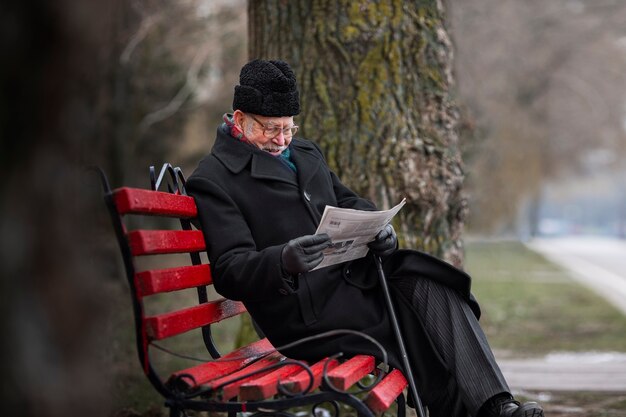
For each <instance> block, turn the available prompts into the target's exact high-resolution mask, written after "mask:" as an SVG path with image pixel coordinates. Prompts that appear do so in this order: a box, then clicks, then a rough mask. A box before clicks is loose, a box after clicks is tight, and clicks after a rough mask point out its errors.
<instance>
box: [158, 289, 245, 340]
mask: <svg viewBox="0 0 626 417" xmlns="http://www.w3.org/2000/svg"><path fill="white" fill-rule="evenodd" d="M244 311H246V308H245V307H244V306H243V304H242V303H240V302H238V301H232V300H228V299H225V298H224V299H221V300H216V301H211V302H208V303H204V304H200V305H198V306H195V307H190V308H185V309H182V310H176V311H173V312H171V313H165V314H159V315H156V316H152V317H146V332H147V333H148V336H149V337H150V338H151V339H152V340H161V339H166V338H168V337H172V336H176V335H178V334H181V333H185V332H187V331H189V330H193V329H197V328H198V327H202V326H206V325H207V324H213V323H217V322H219V321H221V320H224V319H226V318H229V317H233V316H236V315H237V314H241V313H243V312H244Z"/></svg>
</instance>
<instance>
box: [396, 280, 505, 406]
mask: <svg viewBox="0 0 626 417" xmlns="http://www.w3.org/2000/svg"><path fill="white" fill-rule="evenodd" d="M389 285H390V291H391V294H392V297H393V299H394V303H395V307H396V312H397V315H398V320H399V322H400V327H401V331H402V333H403V337H404V341H405V344H406V346H407V351H408V356H409V361H410V363H411V367H412V369H413V374H414V376H415V377H416V380H417V382H416V385H417V388H418V393H419V395H420V399H421V400H422V403H423V404H424V405H425V406H426V407H428V412H429V417H467V416H468V415H471V416H475V415H476V414H477V413H478V410H479V409H480V407H481V406H482V405H483V404H484V403H485V401H486V400H488V399H489V398H491V397H492V396H494V395H496V394H500V393H502V392H510V390H509V387H508V385H507V383H506V381H505V379H504V376H503V375H502V372H501V371H500V368H499V367H498V364H497V363H496V361H495V358H494V356H493V353H492V351H491V348H490V347H489V343H488V342H487V339H486V337H485V334H484V333H483V331H482V329H481V327H480V325H479V324H478V320H477V319H476V316H475V315H474V313H473V312H472V311H471V309H470V307H469V305H468V304H467V302H466V301H465V300H464V299H463V298H462V297H461V296H460V295H459V294H458V293H457V292H456V291H455V290H452V289H450V288H448V287H446V286H444V285H441V284H438V283H436V282H434V281H431V280H428V279H415V277H407V278H400V279H394V280H390V282H389Z"/></svg>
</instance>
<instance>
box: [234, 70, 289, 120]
mask: <svg viewBox="0 0 626 417" xmlns="http://www.w3.org/2000/svg"><path fill="white" fill-rule="evenodd" d="M239 84H240V85H237V86H235V95H234V98H233V110H241V111H242V112H246V113H253V114H258V115H261V116H271V117H283V116H295V115H296V114H299V113H300V95H299V93H298V86H297V85H296V76H295V74H294V73H293V70H292V69H291V67H290V66H289V64H287V63H286V62H284V61H265V60H262V59H255V60H254V61H250V62H248V63H247V64H246V65H244V66H243V68H241V73H240V74H239Z"/></svg>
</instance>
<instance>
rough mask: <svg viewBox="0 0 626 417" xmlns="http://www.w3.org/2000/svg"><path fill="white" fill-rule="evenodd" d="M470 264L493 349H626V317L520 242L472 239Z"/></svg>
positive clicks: (521, 352)
mask: <svg viewBox="0 0 626 417" xmlns="http://www.w3.org/2000/svg"><path fill="white" fill-rule="evenodd" d="M466 269H467V271H468V272H469V273H470V274H471V275H472V277H473V291H474V294H475V295H476V297H477V298H478V300H479V302H480V303H481V307H482V309H483V317H482V318H481V324H482V326H483V329H484V330H485V333H486V334H487V337H488V338H489V341H490V343H491V345H492V347H493V348H494V349H497V350H504V351H508V352H510V353H511V354H512V355H514V356H517V357H521V356H529V355H540V354H545V353H548V352H551V351H555V350H564V351H621V352H626V316H624V315H623V314H621V312H620V311H619V310H617V309H616V308H614V307H613V306H611V305H610V304H608V303H607V302H606V301H604V299H603V298H601V297H600V296H598V295H597V294H596V293H594V292H592V291H591V290H589V289H587V288H586V287H584V286H582V285H581V284H579V283H577V282H576V281H573V280H572V279H571V278H570V277H569V275H568V273H567V272H565V271H563V270H562V269H560V268H559V267H557V266H555V265H554V264H552V263H550V262H549V261H547V260H546V259H545V258H543V257H542V256H540V255H538V254H536V253H535V252H533V251H531V250H529V249H527V248H526V247H525V246H524V245H523V244H522V243H519V242H498V243H493V242H490V243H478V242H475V243H469V244H468V245H467V254H466Z"/></svg>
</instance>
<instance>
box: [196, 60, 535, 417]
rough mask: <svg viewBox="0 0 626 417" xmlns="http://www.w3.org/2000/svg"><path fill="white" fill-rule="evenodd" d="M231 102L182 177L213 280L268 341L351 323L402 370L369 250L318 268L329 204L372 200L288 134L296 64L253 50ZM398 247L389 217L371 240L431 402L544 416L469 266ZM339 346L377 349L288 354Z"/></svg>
mask: <svg viewBox="0 0 626 417" xmlns="http://www.w3.org/2000/svg"><path fill="white" fill-rule="evenodd" d="M233 110H234V113H233V114H226V115H224V123H223V124H222V125H221V127H219V128H218V130H217V137H216V139H215V144H214V146H213V149H212V151H211V153H210V154H209V155H208V156H206V157H205V158H204V159H202V161H201V162H200V163H199V165H198V167H197V169H196V170H195V171H194V173H193V174H192V175H191V176H190V177H189V179H188V181H187V185H186V187H187V190H188V193H189V194H190V195H192V196H193V197H194V198H195V200H196V203H197V206H198V217H199V221H200V224H201V227H202V231H203V233H204V236H205V239H206V242H207V251H208V255H209V259H210V261H211V270H212V273H213V277H214V283H215V288H216V289H217V291H218V292H219V293H220V294H222V295H223V296H225V297H228V298H230V299H233V300H241V301H242V302H243V303H244V304H245V306H246V308H247V309H248V311H249V312H250V314H251V315H252V317H253V319H254V320H255V322H256V323H257V324H258V325H259V327H260V328H261V330H262V331H263V332H264V333H265V335H266V336H267V337H268V339H269V340H270V342H271V343H272V344H273V345H274V346H281V345H285V344H287V343H289V342H292V341H295V340H298V339H300V338H303V337H306V336H311V335H314V334H319V333H322V332H326V331H329V330H332V329H353V330H358V331H361V332H364V333H366V334H368V335H370V336H372V337H374V338H375V339H377V340H378V341H379V342H380V343H382V344H383V345H384V346H385V348H386V349H387V351H388V353H389V355H390V363H391V364H392V365H393V366H395V367H397V368H400V369H401V368H402V362H401V360H400V355H399V353H398V348H397V343H396V341H395V338H394V333H393V329H392V328H391V325H390V322H389V317H388V311H387V310H386V308H385V303H384V299H383V296H382V294H381V290H380V287H379V284H378V279H377V273H376V268H375V265H374V262H373V256H372V255H371V254H368V256H366V257H365V258H361V259H359V260H356V261H352V262H348V263H345V264H340V265H334V266H329V267H326V268H321V269H318V270H315V271H312V269H313V268H314V267H315V266H316V265H318V264H319V263H320V262H321V260H322V258H323V253H322V251H323V250H324V249H325V248H327V247H328V246H329V245H330V240H329V237H328V235H325V234H323V235H315V234H314V233H315V231H316V229H317V226H318V223H319V221H320V219H321V216H322V213H323V211H324V207H325V206H326V205H331V206H336V207H345V208H353V209H359V210H376V207H375V206H374V204H373V203H371V202H370V201H368V200H366V199H363V198H361V197H359V196H358V195H356V194H355V193H354V192H353V191H351V190H350V189H348V188H347V187H346V186H344V185H343V184H342V183H341V182H340V180H339V179H338V178H337V176H336V175H335V174H334V173H333V172H332V171H331V170H330V169H329V167H328V165H327V163H326V161H325V160H324V157H323V155H322V152H321V151H320V149H319V148H318V146H317V145H315V144H314V143H312V142H309V141H307V140H305V139H301V138H296V137H294V136H295V134H296V132H297V130H298V127H297V126H296V125H295V124H294V120H293V116H295V115H297V114H299V112H300V102H299V94H298V89H297V86H296V78H295V75H294V73H293V71H292V69H291V68H290V67H289V65H288V64H287V63H285V62H282V61H265V60H254V61H251V62H249V63H247V64H246V65H245V66H244V67H243V68H242V69H241V74H240V85H237V86H235V92H234V100H233ZM337 135H338V136H340V135H341V132H340V131H339V132H337ZM397 246H398V245H397V239H396V235H395V232H394V230H393V228H392V227H391V226H387V227H386V228H385V229H384V230H383V231H382V232H381V233H380V234H379V235H378V236H377V238H376V240H375V241H373V242H372V243H370V249H371V252H373V253H374V254H378V255H380V256H381V257H382V259H383V265H384V270H385V272H386V274H387V277H388V279H389V286H390V292H391V294H392V297H393V299H394V303H395V306H396V310H397V314H398V318H399V322H400V326H401V330H402V333H403V335H404V340H405V343H406V345H407V350H408V356H409V361H410V363H411V368H412V370H413V373H414V375H416V379H417V388H418V392H419V395H420V399H421V400H422V401H423V403H424V404H425V405H426V406H427V407H428V409H429V413H430V414H429V415H430V416H431V417H456V416H464V417H465V416H468V415H471V416H507V417H523V416H525V417H530V416H532V417H540V416H543V410H542V409H541V407H540V406H539V405H537V404H536V403H534V402H529V403H525V404H522V405H520V404H519V403H518V402H516V401H515V400H514V399H513V397H512V396H511V394H510V389H509V387H508V385H507V383H506V381H505V379H504V377H503V376H502V373H501V371H500V369H499V367H498V365H497V364H496V362H495V359H494V356H493V354H492V352H491V349H490V347H489V344H488V342H487V340H486V338H485V335H484V334H483V331H482V330H481V328H480V326H479V324H478V318H479V315H480V310H479V307H478V304H477V302H476V300H474V298H473V297H472V295H471V294H470V278H469V276H468V275H467V274H465V273H464V272H463V271H460V270H458V269H456V268H454V267H453V266H451V265H449V264H447V263H445V262H443V261H441V260H438V259H436V258H434V257H431V256H429V255H426V254H424V253H421V252H418V251H414V250H402V249H398V248H397ZM337 352H344V353H345V354H348V355H351V354H361V353H363V354H370V355H375V356H380V352H378V351H377V349H376V347H375V346H373V345H371V344H370V343H367V341H366V340H365V339H361V338H358V337H356V336H354V335H348V336H340V337H335V338H331V339H324V340H320V341H319V342H315V343H309V344H305V345H299V346H297V347H296V348H293V349H290V350H289V351H285V352H282V353H284V354H285V355H287V356H289V357H292V358H297V359H303V360H319V359H321V358H323V357H325V356H329V355H333V354H335V353H337Z"/></svg>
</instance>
